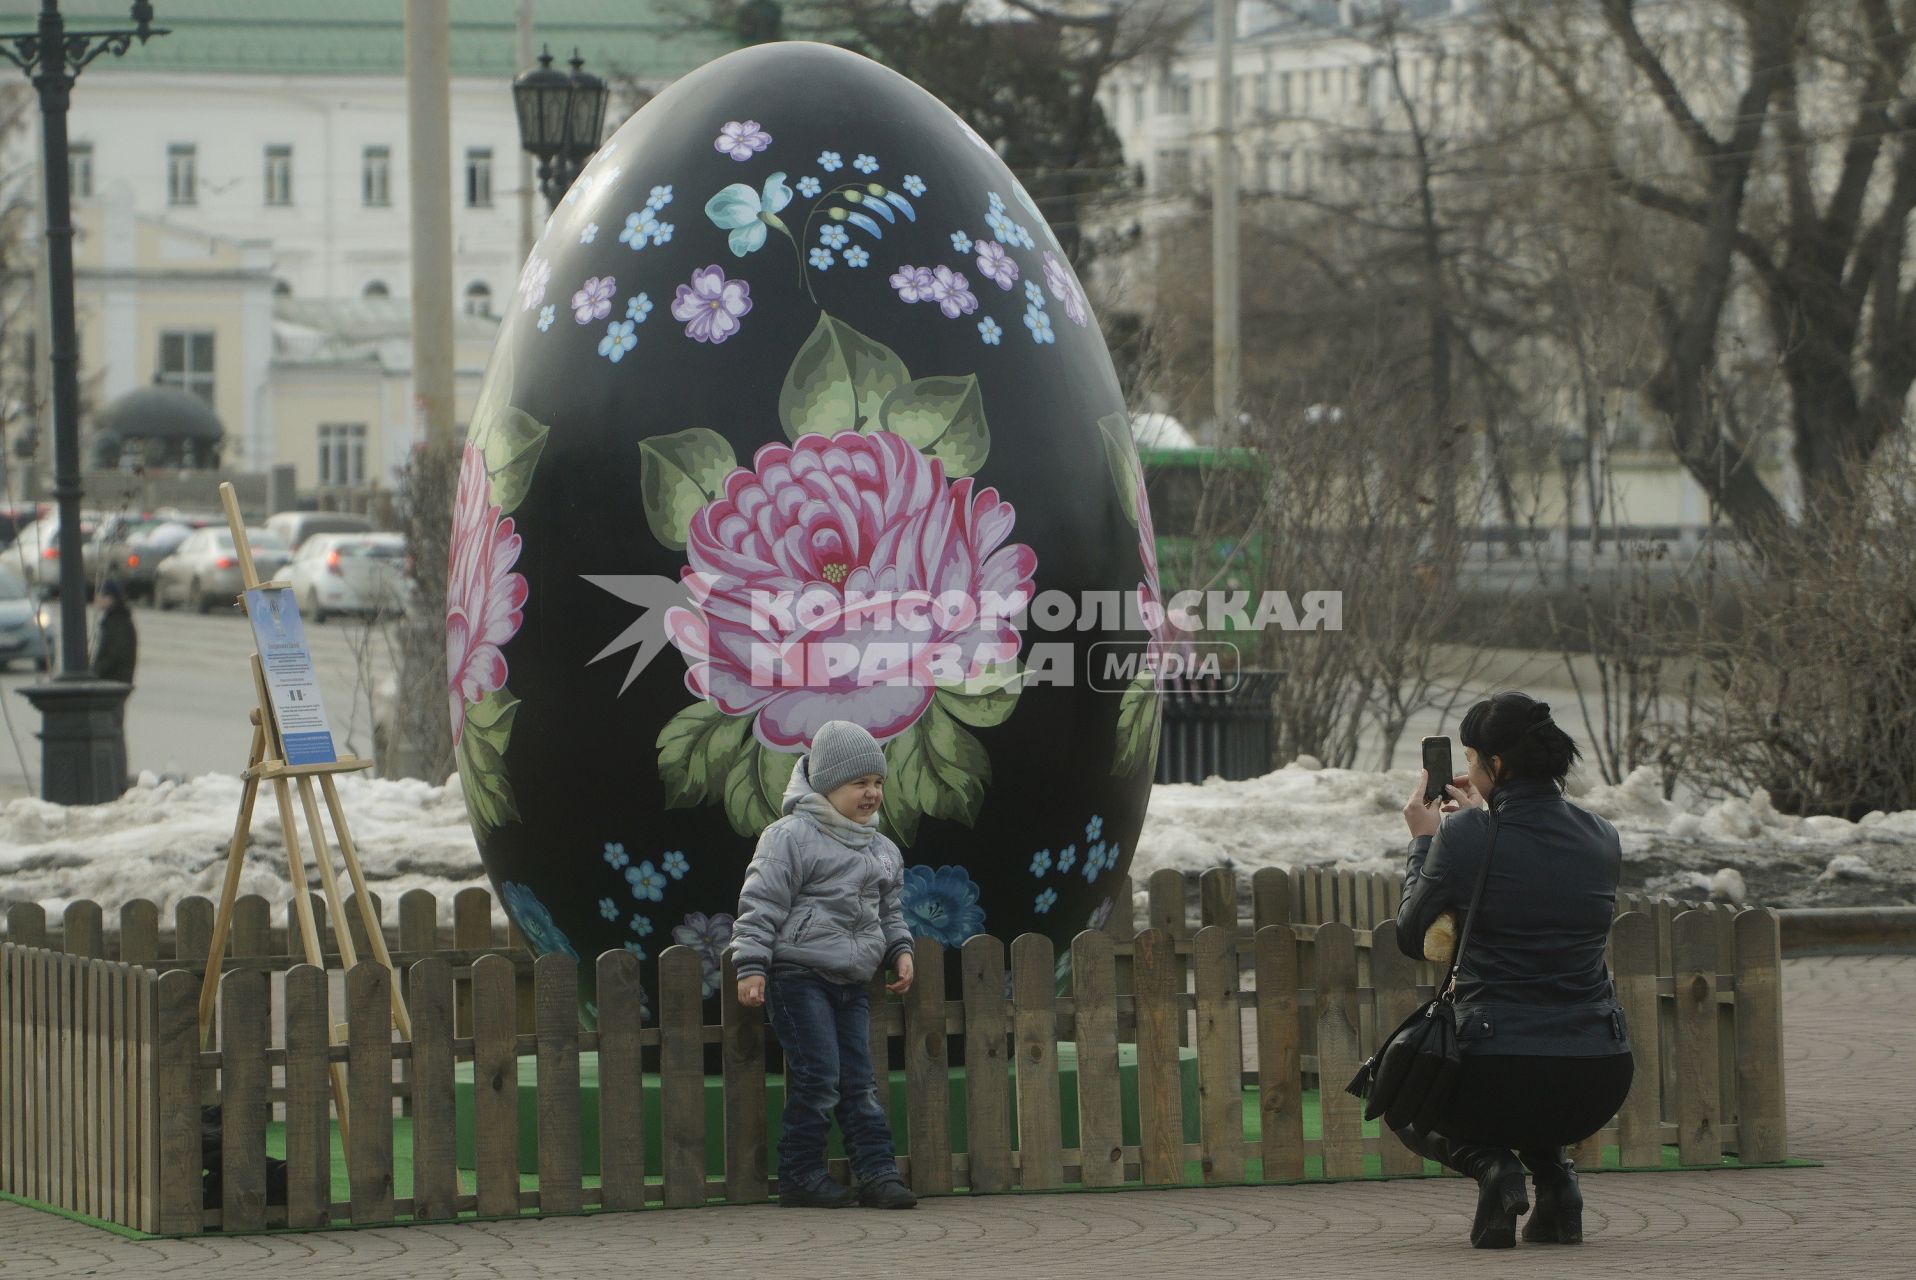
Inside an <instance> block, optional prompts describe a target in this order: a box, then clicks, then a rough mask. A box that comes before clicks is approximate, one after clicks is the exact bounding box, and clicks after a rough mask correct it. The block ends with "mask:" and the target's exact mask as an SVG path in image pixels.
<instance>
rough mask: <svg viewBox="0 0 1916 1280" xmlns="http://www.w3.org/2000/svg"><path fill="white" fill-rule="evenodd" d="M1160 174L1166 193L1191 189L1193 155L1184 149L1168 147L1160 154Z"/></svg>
mask: <svg viewBox="0 0 1916 1280" xmlns="http://www.w3.org/2000/svg"><path fill="white" fill-rule="evenodd" d="M1158 173H1159V175H1160V179H1159V180H1160V182H1162V184H1163V189H1164V190H1166V191H1189V190H1190V189H1191V153H1190V152H1189V151H1186V150H1185V149H1184V148H1183V147H1168V148H1166V149H1165V150H1163V151H1160V152H1158Z"/></svg>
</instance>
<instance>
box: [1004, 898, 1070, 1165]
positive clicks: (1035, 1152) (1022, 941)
mask: <svg viewBox="0 0 1916 1280" xmlns="http://www.w3.org/2000/svg"><path fill="white" fill-rule="evenodd" d="M1056 972H1057V961H1056V958H1055V956H1054V955H1053V952H1052V948H1051V939H1049V938H1047V937H1045V936H1043V935H1042V934H1036V933H1027V934H1024V935H1023V936H1021V937H1019V938H1018V939H1017V940H1016V941H1015V942H1013V943H1012V944H1011V992H1012V1004H1013V1009H1014V1012H1013V1015H1012V1016H1013V1030H1014V1031H1015V1032H1016V1035H1017V1046H1018V1048H1017V1055H1018V1056H1017V1063H1018V1077H1017V1079H1018V1185H1019V1186H1021V1187H1023V1188H1024V1189H1025V1190H1027V1191H1031V1190H1043V1189H1048V1188H1051V1187H1057V1186H1060V1185H1062V1184H1063V1182H1064V1155H1063V1136H1062V1133H1061V1131H1060V1128H1059V1098H1058V1009H1057V977H1056Z"/></svg>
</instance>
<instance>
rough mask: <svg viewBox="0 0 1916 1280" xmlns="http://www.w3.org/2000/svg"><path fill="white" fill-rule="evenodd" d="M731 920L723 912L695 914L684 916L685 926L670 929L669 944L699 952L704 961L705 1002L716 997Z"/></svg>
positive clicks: (730, 937)
mask: <svg viewBox="0 0 1916 1280" xmlns="http://www.w3.org/2000/svg"><path fill="white" fill-rule="evenodd" d="M732 924H733V920H732V917H731V916H729V915H726V914H725V913H724V912H719V913H717V914H715V915H709V916H708V915H706V914H705V913H704V912H703V911H694V912H692V913H690V914H689V915H687V916H686V917H685V923H684V924H679V925H673V926H672V941H674V942H676V943H678V944H679V945H680V946H681V947H691V948H692V949H693V950H695V951H697V952H698V953H699V959H700V960H701V961H703V962H704V964H703V972H702V973H701V974H700V975H699V976H700V980H701V981H700V986H701V987H702V988H703V990H704V992H705V996H706V998H707V999H710V998H711V997H712V996H714V995H717V994H718V989H719V977H720V974H721V973H722V972H723V970H722V969H721V968H720V965H719V961H720V957H722V956H723V955H724V954H725V948H726V947H728V946H730V945H731V942H732Z"/></svg>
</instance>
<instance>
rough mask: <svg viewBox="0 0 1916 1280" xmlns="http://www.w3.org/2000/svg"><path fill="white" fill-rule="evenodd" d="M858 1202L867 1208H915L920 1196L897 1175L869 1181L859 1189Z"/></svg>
mask: <svg viewBox="0 0 1916 1280" xmlns="http://www.w3.org/2000/svg"><path fill="white" fill-rule="evenodd" d="M858 1203H860V1204H862V1205H864V1206H865V1207H866V1208H867V1209H915V1208H917V1207H918V1197H917V1196H915V1195H913V1194H912V1193H911V1188H910V1187H908V1186H906V1185H905V1183H904V1180H903V1179H901V1178H899V1177H898V1176H897V1175H895V1174H894V1175H893V1176H891V1177H889V1178H880V1179H879V1180H878V1181H876V1182H867V1183H866V1184H865V1185H864V1186H862V1187H860V1188H859V1189H858Z"/></svg>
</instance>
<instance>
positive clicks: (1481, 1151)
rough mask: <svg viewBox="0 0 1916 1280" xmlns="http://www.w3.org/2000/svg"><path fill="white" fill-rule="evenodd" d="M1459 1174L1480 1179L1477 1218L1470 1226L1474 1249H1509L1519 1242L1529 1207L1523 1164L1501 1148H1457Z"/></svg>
mask: <svg viewBox="0 0 1916 1280" xmlns="http://www.w3.org/2000/svg"><path fill="white" fill-rule="evenodd" d="M1453 1151H1454V1153H1455V1155H1456V1157H1457V1161H1458V1163H1457V1164H1456V1165H1455V1166H1454V1167H1455V1168H1456V1169H1458V1170H1459V1171H1460V1172H1462V1173H1465V1174H1468V1175H1469V1176H1470V1177H1473V1178H1475V1179H1476V1180H1477V1216H1476V1218H1475V1219H1473V1220H1472V1222H1471V1224H1470V1244H1471V1247H1472V1248H1474V1249H1510V1248H1514V1247H1515V1246H1516V1243H1517V1219H1518V1218H1519V1217H1521V1216H1522V1215H1523V1213H1524V1212H1525V1211H1526V1210H1527V1209H1529V1208H1530V1197H1529V1196H1528V1195H1527V1194H1525V1192H1524V1178H1523V1165H1521V1164H1519V1163H1518V1162H1517V1157H1515V1156H1513V1155H1511V1154H1510V1152H1509V1151H1507V1150H1505V1149H1504V1148H1502V1147H1474V1146H1462V1147H1455V1148H1453Z"/></svg>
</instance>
